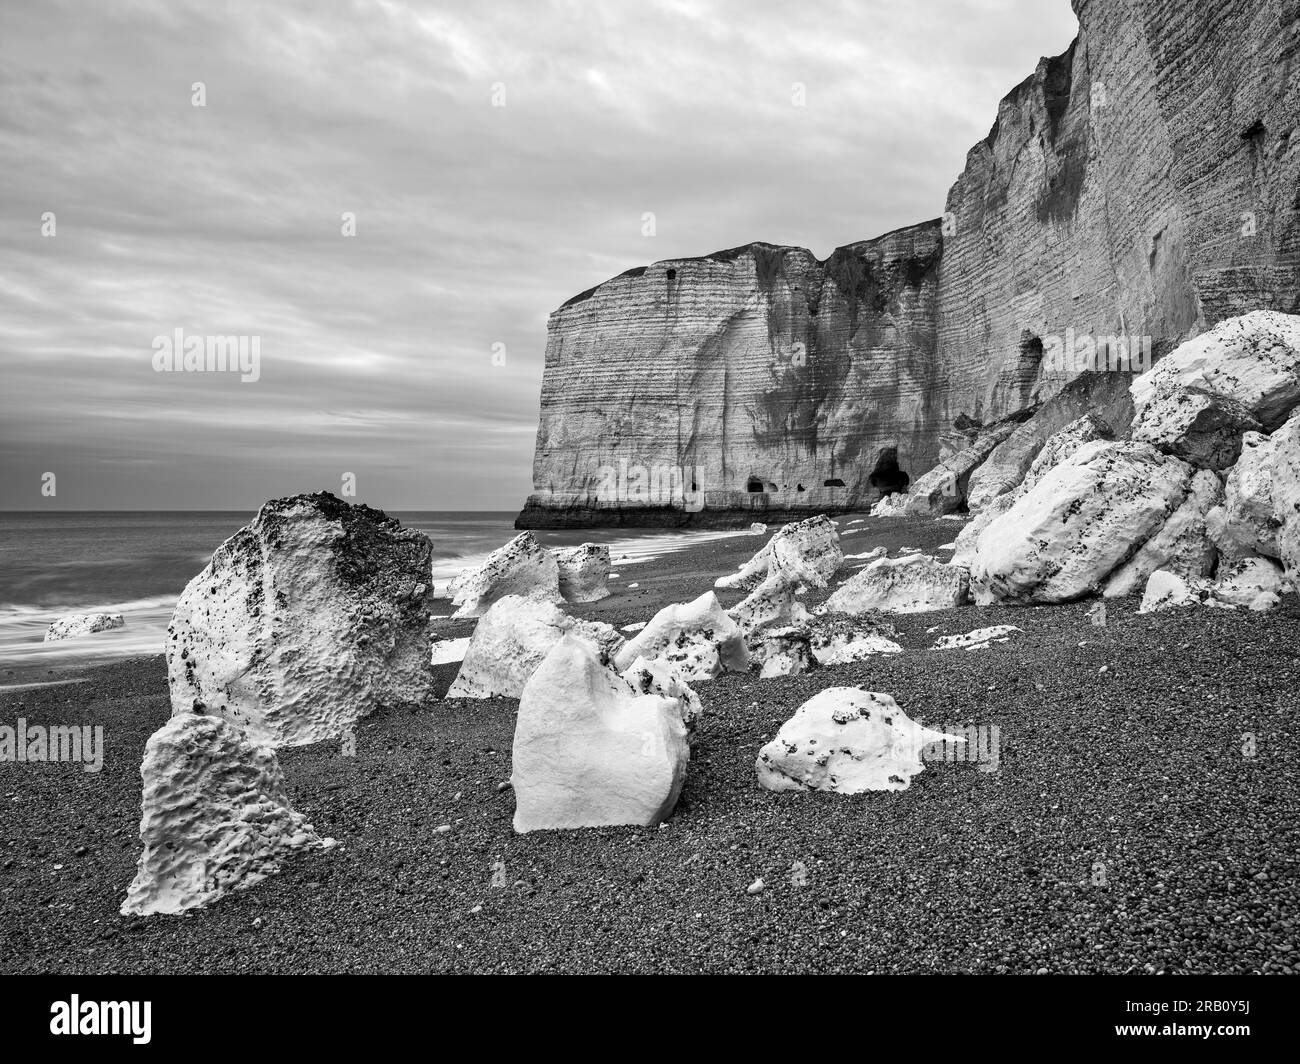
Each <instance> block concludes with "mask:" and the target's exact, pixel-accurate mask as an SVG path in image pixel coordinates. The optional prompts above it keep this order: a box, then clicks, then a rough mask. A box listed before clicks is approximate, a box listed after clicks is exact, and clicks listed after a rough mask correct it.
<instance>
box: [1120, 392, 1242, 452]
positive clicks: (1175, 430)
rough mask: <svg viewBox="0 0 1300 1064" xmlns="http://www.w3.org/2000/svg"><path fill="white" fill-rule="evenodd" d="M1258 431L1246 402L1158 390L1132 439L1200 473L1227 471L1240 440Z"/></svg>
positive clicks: (1211, 394)
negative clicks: (1200, 470) (1207, 470)
mask: <svg viewBox="0 0 1300 1064" xmlns="http://www.w3.org/2000/svg"><path fill="white" fill-rule="evenodd" d="M1259 428H1260V424H1259V422H1258V421H1257V420H1256V419H1255V415H1254V414H1252V413H1251V411H1250V408H1249V407H1247V406H1246V405H1245V404H1244V403H1242V402H1239V401H1238V400H1236V399H1234V398H1232V397H1231V396H1228V395H1221V394H1219V393H1217V392H1212V391H1209V390H1207V389H1205V388H1199V387H1196V386H1194V385H1192V386H1186V387H1183V386H1170V385H1168V384H1165V385H1163V386H1161V387H1159V388H1157V389H1156V390H1155V391H1154V392H1153V393H1152V394H1151V396H1150V398H1149V400H1148V401H1147V403H1146V405H1145V406H1144V407H1143V408H1142V412H1141V413H1140V414H1139V415H1137V417H1136V418H1135V419H1134V422H1133V431H1132V432H1131V433H1130V436H1131V438H1132V439H1134V440H1138V441H1140V442H1142V443H1150V444H1152V445H1153V446H1155V447H1157V448H1158V449H1159V450H1161V451H1163V452H1164V453H1165V454H1171V455H1173V456H1174V457H1175V458H1181V459H1182V460H1183V461H1184V462H1188V463H1190V464H1191V465H1194V466H1196V467H1198V468H1200V469H1228V468H1230V467H1231V466H1232V464H1233V463H1234V462H1236V461H1237V457H1238V456H1239V455H1240V454H1241V437H1242V434H1243V433H1246V432H1256V431H1258V430H1259Z"/></svg>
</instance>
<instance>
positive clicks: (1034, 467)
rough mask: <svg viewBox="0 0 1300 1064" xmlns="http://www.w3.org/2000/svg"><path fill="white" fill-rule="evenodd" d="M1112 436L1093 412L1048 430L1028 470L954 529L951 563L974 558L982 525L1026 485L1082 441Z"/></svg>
mask: <svg viewBox="0 0 1300 1064" xmlns="http://www.w3.org/2000/svg"><path fill="white" fill-rule="evenodd" d="M1114 438H1115V433H1114V432H1113V431H1111V427H1110V426H1109V425H1108V424H1106V422H1105V421H1103V420H1102V419H1101V418H1099V417H1097V415H1096V414H1084V415H1083V416H1082V417H1079V418H1076V419H1075V420H1074V421H1071V422H1070V423H1069V424H1068V425H1066V426H1065V427H1064V428H1063V429H1061V430H1059V431H1058V432H1054V433H1052V435H1051V436H1049V437H1048V438H1047V442H1046V443H1044V444H1043V446H1042V448H1041V449H1040V450H1039V451H1038V453H1037V454H1036V455H1035V456H1034V460H1033V461H1032V462H1030V463H1029V470H1028V472H1026V473H1025V475H1024V477H1023V478H1021V481H1020V483H1019V484H1017V485H1016V486H1015V487H1013V488H1010V489H1009V490H1007V491H1005V492H1004V493H1003V494H1001V495H997V496H995V497H992V498H989V499H987V501H986V502H985V503H984V505H983V507H982V508H981V509H980V510H979V511H978V512H977V513H976V514H975V516H974V517H972V518H971V520H970V521H968V522H967V523H966V524H965V525H964V526H963V527H962V530H961V531H960V532H959V533H957V540H956V546H955V548H954V550H953V555H952V558H951V559H949V560H950V562H951V563H952V564H953V565H965V566H969V565H970V563H971V561H972V560H974V557H975V549H976V545H977V544H978V543H979V538H980V535H981V534H982V533H983V531H984V529H986V528H987V527H988V526H989V525H991V524H992V523H993V522H994V521H995V520H997V518H999V517H1000V516H1002V514H1004V513H1006V512H1007V511H1008V510H1010V509H1011V507H1013V506H1014V505H1015V504H1016V501H1017V500H1018V499H1019V498H1020V497H1021V496H1023V495H1024V494H1025V493H1026V492H1028V491H1029V489H1030V488H1032V487H1033V486H1034V485H1035V484H1037V483H1038V482H1039V481H1040V480H1042V479H1043V477H1045V476H1046V475H1047V474H1048V473H1050V472H1051V471H1052V470H1053V469H1055V468H1056V467H1057V466H1058V465H1060V464H1061V463H1062V462H1064V461H1065V460H1066V459H1067V458H1069V457H1070V456H1071V455H1072V454H1074V453H1075V451H1077V450H1078V449H1079V448H1080V447H1082V446H1083V445H1084V444H1085V443H1092V442H1093V441H1095V440H1111V439H1114Z"/></svg>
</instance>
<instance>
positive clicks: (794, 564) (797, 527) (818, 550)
mask: <svg viewBox="0 0 1300 1064" xmlns="http://www.w3.org/2000/svg"><path fill="white" fill-rule="evenodd" d="M843 564H844V552H843V550H841V549H840V537H839V533H837V532H836V530H835V526H834V525H833V524H832V523H831V520H830V518H829V517H827V516H826V515H825V514H819V515H817V516H816V517H810V518H808V519H807V520H805V521H797V522H794V523H792V524H788V525H786V526H785V527H784V528H782V529H781V530H780V531H778V532H777V533H776V535H774V536H773V537H772V538H771V539H770V540H768V541H767V543H765V544H764V545H763V548H762V549H761V550H759V551H758V552H757V553H756V554H755V555H754V556H753V557H752V558H750V559H749V561H747V562H746V563H745V564H744V565H742V566H741V567H740V571H739V572H737V573H733V574H732V575H730V576H722V577H719V578H718V579H717V580H715V581H714V582H713V586H714V587H716V588H719V589H728V590H736V589H738V590H742V591H744V590H748V589H749V588H753V587H757V586H758V585H759V584H760V583H762V582H763V581H764V580H767V579H769V578H770V577H772V576H773V575H776V574H778V573H781V574H785V575H787V576H788V577H790V578H791V579H792V580H795V581H797V582H799V583H800V584H802V585H804V586H806V587H825V586H826V581H827V580H829V579H830V578H831V577H832V576H834V575H835V573H836V572H837V571H838V570H839V568H840V566H841V565H843Z"/></svg>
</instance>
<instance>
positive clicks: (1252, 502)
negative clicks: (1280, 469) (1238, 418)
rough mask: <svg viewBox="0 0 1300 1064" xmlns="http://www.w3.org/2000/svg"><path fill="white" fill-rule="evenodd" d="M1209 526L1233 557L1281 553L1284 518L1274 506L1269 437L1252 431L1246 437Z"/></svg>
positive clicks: (1227, 555)
mask: <svg viewBox="0 0 1300 1064" xmlns="http://www.w3.org/2000/svg"><path fill="white" fill-rule="evenodd" d="M1206 527H1207V529H1208V530H1209V534H1210V538H1211V539H1213V540H1214V543H1215V545H1216V546H1217V547H1218V548H1219V551H1220V552H1221V553H1222V554H1223V556H1224V557H1225V558H1227V559H1229V560H1236V559H1238V558H1249V557H1252V556H1254V555H1256V554H1263V555H1267V556H1268V557H1270V558H1277V557H1279V556H1280V555H1279V551H1280V548H1279V547H1278V542H1277V533H1278V529H1279V528H1280V527H1281V521H1280V520H1279V518H1278V516H1277V513H1276V512H1275V510H1274V507H1273V441H1272V439H1270V438H1269V437H1268V436H1265V435H1263V434H1261V433H1258V432H1248V433H1246V434H1245V435H1244V436H1243V437H1242V449H1241V457H1240V458H1238V459H1237V464H1236V465H1234V466H1233V467H1232V469H1231V470H1230V471H1229V472H1228V478H1227V482H1226V484H1225V488H1224V498H1223V502H1222V503H1221V504H1220V505H1218V506H1216V507H1215V508H1214V509H1213V510H1211V511H1210V513H1209V514H1208V515H1207V517H1206Z"/></svg>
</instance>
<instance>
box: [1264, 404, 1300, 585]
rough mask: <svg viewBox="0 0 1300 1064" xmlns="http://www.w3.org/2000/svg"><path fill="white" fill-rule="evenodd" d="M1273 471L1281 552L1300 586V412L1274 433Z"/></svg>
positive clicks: (1279, 548) (1284, 564) (1292, 578)
mask: <svg viewBox="0 0 1300 1064" xmlns="http://www.w3.org/2000/svg"><path fill="white" fill-rule="evenodd" d="M1271 472H1272V486H1271V495H1272V498H1273V511H1274V513H1275V514H1276V516H1277V519H1278V521H1279V522H1280V524H1281V528H1280V529H1279V531H1278V534H1277V547H1278V556H1279V557H1280V558H1281V560H1282V564H1283V566H1284V567H1285V569H1286V575H1287V578H1288V580H1290V581H1291V583H1292V584H1293V585H1294V587H1295V588H1296V590H1300V412H1297V413H1296V414H1295V415H1293V416H1292V417H1291V419H1290V420H1289V421H1287V423H1286V424H1285V425H1283V426H1282V427H1281V428H1280V429H1278V430H1277V431H1276V432H1275V433H1273V448H1272V462H1271Z"/></svg>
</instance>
